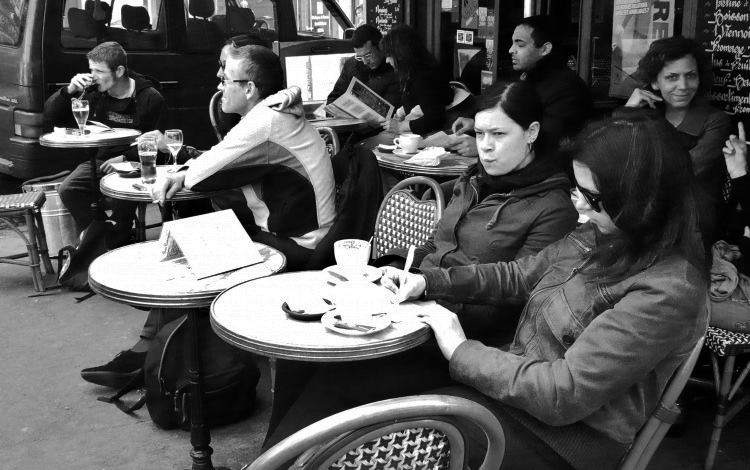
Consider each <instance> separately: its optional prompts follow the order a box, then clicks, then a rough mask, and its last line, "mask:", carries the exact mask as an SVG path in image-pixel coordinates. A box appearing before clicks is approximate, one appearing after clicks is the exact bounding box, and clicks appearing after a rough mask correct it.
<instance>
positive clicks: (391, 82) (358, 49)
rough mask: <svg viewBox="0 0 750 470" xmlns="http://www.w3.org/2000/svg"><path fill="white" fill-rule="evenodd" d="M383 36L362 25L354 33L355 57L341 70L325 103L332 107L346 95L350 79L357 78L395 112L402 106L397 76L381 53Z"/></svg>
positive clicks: (373, 29)
mask: <svg viewBox="0 0 750 470" xmlns="http://www.w3.org/2000/svg"><path fill="white" fill-rule="evenodd" d="M382 38H383V35H382V34H380V31H378V29H377V28H376V27H374V26H372V25H369V24H363V25H362V26H360V27H358V28H357V29H355V30H354V35H353V36H352V47H354V57H351V58H349V59H347V60H346V61H345V62H344V66H343V67H342V69H341V75H339V78H338V80H336V84H335V85H334V86H333V90H331V93H330V94H329V95H328V99H327V100H326V102H327V103H332V102H333V101H335V100H336V98H338V97H339V96H341V95H343V94H344V93H346V89H347V88H348V87H349V83H350V82H351V81H352V77H357V79H358V80H360V81H362V82H363V83H364V84H365V85H367V86H368V87H370V88H372V90H373V91H374V92H375V93H377V94H378V95H380V96H382V97H383V98H385V99H386V100H387V101H388V102H389V103H391V104H392V105H393V106H394V108H398V107H399V106H401V90H400V88H399V83H398V77H396V72H395V71H394V70H393V67H391V66H390V65H389V64H387V63H386V61H385V54H383V52H382V51H381V50H380V46H379V45H380V40H381V39H382Z"/></svg>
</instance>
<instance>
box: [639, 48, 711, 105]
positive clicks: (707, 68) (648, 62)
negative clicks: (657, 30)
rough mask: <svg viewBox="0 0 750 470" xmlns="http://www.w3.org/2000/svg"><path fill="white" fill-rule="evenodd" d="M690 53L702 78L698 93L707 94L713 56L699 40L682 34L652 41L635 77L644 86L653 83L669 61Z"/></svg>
mask: <svg viewBox="0 0 750 470" xmlns="http://www.w3.org/2000/svg"><path fill="white" fill-rule="evenodd" d="M689 55H690V56H693V58H694V59H695V63H696V64H697V65H698V78H699V79H700V83H699V85H698V93H699V94H701V95H705V94H707V93H708V91H709V90H710V89H711V84H712V83H713V70H712V67H711V58H710V57H709V56H708V55H707V54H706V53H705V52H704V50H703V46H701V45H700V44H699V43H698V42H696V41H695V40H693V39H689V38H685V37H682V36H671V37H668V38H664V39H659V40H656V41H654V42H652V43H651V46H650V47H649V48H648V51H647V52H646V55H644V56H643V58H642V59H641V60H640V61H639V62H638V70H637V71H636V73H635V78H637V79H638V80H640V81H641V83H642V84H643V86H648V85H651V84H652V83H653V82H655V81H656V77H657V76H658V75H659V72H661V69H663V68H664V65H665V64H666V63H667V62H672V61H674V60H677V59H682V58H683V57H685V56H689Z"/></svg>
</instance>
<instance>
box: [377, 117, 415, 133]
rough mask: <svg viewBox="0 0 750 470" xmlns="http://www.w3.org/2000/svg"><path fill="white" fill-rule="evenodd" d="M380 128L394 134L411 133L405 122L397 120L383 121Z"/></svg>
mask: <svg viewBox="0 0 750 470" xmlns="http://www.w3.org/2000/svg"><path fill="white" fill-rule="evenodd" d="M380 127H382V128H383V130H384V131H386V132H393V133H395V134H400V133H402V132H411V128H410V127H409V123H408V122H407V121H399V120H398V119H386V120H385V121H383V123H382V124H381V125H380Z"/></svg>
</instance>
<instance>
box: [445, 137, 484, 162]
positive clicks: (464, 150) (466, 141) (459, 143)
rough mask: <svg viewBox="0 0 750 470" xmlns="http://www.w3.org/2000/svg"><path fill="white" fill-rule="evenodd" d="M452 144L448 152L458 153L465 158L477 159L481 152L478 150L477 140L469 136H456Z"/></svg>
mask: <svg viewBox="0 0 750 470" xmlns="http://www.w3.org/2000/svg"><path fill="white" fill-rule="evenodd" d="M451 140H452V142H451V144H450V145H449V146H448V150H450V151H452V152H456V153H458V154H459V155H461V156H464V157H477V156H479V151H478V150H477V139H476V138H474V137H472V136H470V135H467V134H463V135H459V136H454V137H453V138H452V139H451Z"/></svg>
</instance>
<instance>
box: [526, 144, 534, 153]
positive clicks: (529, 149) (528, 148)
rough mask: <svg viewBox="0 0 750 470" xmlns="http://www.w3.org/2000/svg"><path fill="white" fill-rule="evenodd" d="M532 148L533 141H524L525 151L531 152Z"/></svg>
mask: <svg viewBox="0 0 750 470" xmlns="http://www.w3.org/2000/svg"><path fill="white" fill-rule="evenodd" d="M532 150H534V142H526V153H531V151H532Z"/></svg>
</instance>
